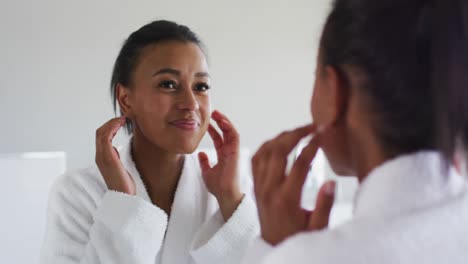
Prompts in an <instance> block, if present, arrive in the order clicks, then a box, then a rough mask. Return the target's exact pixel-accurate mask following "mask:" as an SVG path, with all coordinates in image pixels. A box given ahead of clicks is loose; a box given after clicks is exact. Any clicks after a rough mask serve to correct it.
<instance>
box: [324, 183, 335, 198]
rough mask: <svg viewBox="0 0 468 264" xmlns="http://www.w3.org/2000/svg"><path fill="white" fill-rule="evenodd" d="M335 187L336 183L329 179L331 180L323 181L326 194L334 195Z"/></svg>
mask: <svg viewBox="0 0 468 264" xmlns="http://www.w3.org/2000/svg"><path fill="white" fill-rule="evenodd" d="M335 187H336V183H335V182H333V181H331V182H327V183H325V194H327V195H330V196H332V195H334V194H335V189H336V188H335Z"/></svg>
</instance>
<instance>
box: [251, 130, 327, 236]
mask: <svg viewBox="0 0 468 264" xmlns="http://www.w3.org/2000/svg"><path fill="white" fill-rule="evenodd" d="M316 132H317V127H316V126H315V125H308V126H304V127H300V128H297V129H295V130H293V131H288V132H283V133H282V134H280V135H279V136H278V137H276V138H275V139H273V140H271V141H268V142H266V143H265V144H263V145H262V147H261V148H260V149H259V150H258V151H257V153H256V154H255V155H254V157H253V158H252V172H253V176H254V185H255V196H256V199H257V207H258V213H259V218H260V225H261V234H262V238H263V239H264V240H265V241H266V242H268V243H270V244H272V245H277V244H279V243H281V242H282V241H283V240H285V239H287V238H288V237H290V236H293V235H295V234H297V233H299V232H304V231H314V230H321V229H323V228H326V227H327V226H328V220H329V217H330V212H331V208H332V206H333V201H334V193H335V183H334V182H331V181H329V182H327V183H325V184H324V185H323V186H322V187H321V189H320V191H319V194H318V198H317V202H316V206H315V210H314V211H307V210H305V209H303V208H302V207H301V196H302V187H303V185H304V182H305V180H306V177H307V174H308V171H309V168H310V164H311V162H312V160H313V159H314V157H315V154H316V153H317V150H318V147H319V136H315V137H313V138H312V140H311V141H310V142H309V144H308V145H307V146H306V147H305V148H304V149H303V150H302V152H301V154H300V155H299V157H298V158H297V160H296V161H295V162H294V164H293V166H292V169H291V172H290V173H289V175H287V174H286V166H287V157H288V155H289V153H290V152H291V151H292V150H293V149H294V147H295V146H296V145H297V144H298V143H299V141H300V140H301V139H302V138H304V137H306V136H308V135H311V134H314V133H316Z"/></svg>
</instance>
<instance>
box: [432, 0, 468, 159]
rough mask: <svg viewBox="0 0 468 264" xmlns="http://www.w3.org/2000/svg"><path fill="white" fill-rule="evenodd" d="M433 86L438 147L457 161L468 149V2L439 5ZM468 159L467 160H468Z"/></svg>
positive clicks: (436, 22) (447, 0)
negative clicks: (462, 149)
mask: <svg viewBox="0 0 468 264" xmlns="http://www.w3.org/2000/svg"><path fill="white" fill-rule="evenodd" d="M435 9H436V10H437V12H438V13H439V15H438V16H437V17H436V19H435V20H434V27H435V33H434V38H433V49H432V56H433V62H434V64H433V65H432V67H433V68H432V84H433V87H432V88H433V93H434V95H435V98H436V99H437V104H436V107H437V108H436V109H437V120H438V123H437V125H438V126H437V132H438V135H439V136H438V138H437V145H438V147H439V148H440V149H441V150H442V151H443V153H444V154H445V155H446V156H447V157H449V158H450V159H452V158H453V156H454V153H455V151H457V149H458V148H459V147H462V148H464V149H465V153H466V150H467V149H468V1H466V0H459V1H454V0H445V1H442V0H440V1H437V2H436V3H435ZM465 158H466V157H465Z"/></svg>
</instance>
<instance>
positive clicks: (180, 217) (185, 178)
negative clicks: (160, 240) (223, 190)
mask: <svg viewBox="0 0 468 264" xmlns="http://www.w3.org/2000/svg"><path fill="white" fill-rule="evenodd" d="M205 188H206V187H205V185H204V183H203V179H201V175H200V170H199V168H198V166H196V163H195V160H194V158H193V157H192V156H190V155H187V156H186V159H185V162H184V168H183V171H182V175H181V177H180V179H179V183H178V185H177V190H176V194H175V197H174V202H173V204H172V209H171V215H170V217H169V224H168V228H167V231H166V238H165V242H164V244H163V247H162V251H161V259H162V263H189V262H190V260H189V259H190V258H191V257H190V254H189V251H190V250H189V248H190V245H191V243H192V239H193V237H194V236H195V233H196V232H197V230H198V228H199V227H200V226H201V225H202V223H203V221H204V218H205V215H204V214H205V212H206V208H205V207H206V206H207V204H206V196H207V192H206V190H205Z"/></svg>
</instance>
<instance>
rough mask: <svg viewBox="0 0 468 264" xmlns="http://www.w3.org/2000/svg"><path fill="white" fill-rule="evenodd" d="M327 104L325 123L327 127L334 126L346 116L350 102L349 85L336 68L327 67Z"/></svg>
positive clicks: (325, 80) (325, 77) (325, 78)
mask: <svg viewBox="0 0 468 264" xmlns="http://www.w3.org/2000/svg"><path fill="white" fill-rule="evenodd" d="M324 74H325V76H324V84H325V86H326V87H325V90H326V93H327V94H326V96H325V98H326V100H327V102H326V104H324V107H325V109H324V113H323V115H324V116H323V119H322V120H323V121H324V124H325V125H326V126H333V125H335V124H336V123H338V122H339V121H340V120H341V119H342V118H344V116H345V115H346V108H347V102H348V100H349V98H348V97H349V95H348V87H347V83H346V82H345V80H344V79H343V76H341V75H340V74H339V72H338V70H337V69H336V68H335V67H332V66H326V67H325V72H324Z"/></svg>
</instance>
